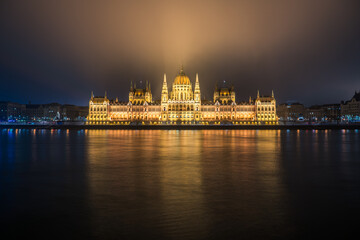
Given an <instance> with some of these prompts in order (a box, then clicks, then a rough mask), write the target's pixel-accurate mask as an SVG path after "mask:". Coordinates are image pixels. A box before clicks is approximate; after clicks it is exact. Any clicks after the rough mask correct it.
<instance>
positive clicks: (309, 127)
mask: <svg viewBox="0 0 360 240" xmlns="http://www.w3.org/2000/svg"><path fill="white" fill-rule="evenodd" d="M0 129H65V130H67V129H69V130H85V129H89V130H90V129H99V130H100V129H107V130H115V129H124V130H207V129H208V130H223V129H245V130H246V129H249V130H341V129H345V130H347V129H348V130H355V129H358V130H359V129H360V124H351V125H350V124H346V125H345V124H344V125H325V124H322V125H15V124H14V125H11V124H6V125H0Z"/></svg>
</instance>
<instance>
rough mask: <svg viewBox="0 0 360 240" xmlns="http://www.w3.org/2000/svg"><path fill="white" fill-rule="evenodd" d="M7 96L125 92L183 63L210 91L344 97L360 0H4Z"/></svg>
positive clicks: (352, 77) (355, 65) (75, 97)
mask: <svg viewBox="0 0 360 240" xmlns="http://www.w3.org/2000/svg"><path fill="white" fill-rule="evenodd" d="M0 4H1V5H0V33H1V38H0V50H1V55H0V81H1V88H0V96H1V98H2V99H10V100H13V101H21V102H26V101H28V100H32V101H33V102H34V101H35V102H51V101H60V102H68V103H71V102H73V103H77V104H86V103H87V100H88V96H89V92H90V91H91V90H94V91H95V92H96V93H98V94H101V93H102V92H103V91H105V90H108V93H109V95H110V96H113V97H115V96H119V97H120V99H123V100H126V98H127V94H128V93H127V90H128V87H129V84H130V81H131V80H133V81H140V80H142V81H146V80H149V81H150V82H151V83H152V86H153V94H154V95H155V96H159V95H160V89H161V82H162V75H163V73H164V72H166V73H167V74H168V78H170V79H171V78H173V77H174V76H175V75H176V72H177V71H178V69H179V66H180V65H181V64H183V65H184V66H185V71H186V73H188V75H189V76H190V78H191V79H194V76H195V73H196V72H199V76H200V83H201V88H202V92H203V94H204V95H206V96H207V97H208V98H210V97H211V95H212V90H213V87H214V85H215V82H217V81H223V80H226V81H228V82H232V83H233V84H234V85H235V87H236V91H237V96H238V99H239V100H240V99H241V100H247V99H248V97H249V95H253V96H254V95H255V93H256V90H257V89H260V91H261V92H264V93H270V91H271V90H272V89H274V90H275V93H276V96H277V99H278V101H280V102H282V101H286V100H298V101H302V102H305V103H307V104H311V103H327V102H339V101H340V100H342V99H344V98H349V97H350V96H351V95H352V93H353V91H354V90H355V89H360V84H359V83H360V81H359V79H360V68H359V66H360V57H359V56H360V55H359V54H360V47H359V45H360V44H359V42H360V16H359V14H358V10H359V9H360V8H359V7H360V4H359V3H358V1H355V0H354V1H350V0H349V1H346V0H345V1H344V0H336V1H335V0H317V1H310V0H309V1H306V0H305V1H304V0H299V1H295V0H293V1H292V0H284V1H277V0H274V1H266V0H262V1H261V0H254V1H211V0H207V1H95V0H93V1H90V0H89V1H74V0H72V1H36V0H34V1H22V2H19V1H2V2H1V3H0Z"/></svg>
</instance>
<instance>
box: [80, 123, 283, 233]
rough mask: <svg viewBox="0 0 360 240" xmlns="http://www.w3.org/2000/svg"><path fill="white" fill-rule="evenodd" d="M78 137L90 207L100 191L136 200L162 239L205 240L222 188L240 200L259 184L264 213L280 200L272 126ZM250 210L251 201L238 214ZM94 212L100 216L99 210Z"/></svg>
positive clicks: (250, 213)
mask: <svg viewBox="0 0 360 240" xmlns="http://www.w3.org/2000/svg"><path fill="white" fill-rule="evenodd" d="M85 134H86V135H87V138H86V139H87V143H86V144H87V147H88V151H87V153H88V161H89V183H90V189H91V194H92V196H94V197H93V204H94V206H96V205H99V204H100V205H101V201H102V198H101V197H99V196H104V195H114V198H115V199H116V198H117V197H119V199H118V201H119V204H121V203H123V204H128V203H126V202H127V201H134V202H136V201H142V202H143V204H144V205H143V206H137V207H141V208H150V209H148V210H147V211H150V212H151V211H154V212H156V213H155V214H153V218H154V219H153V221H159V222H161V223H162V224H163V225H162V227H163V231H164V232H165V233H166V235H167V236H169V237H171V236H173V235H176V234H178V233H177V232H176V231H175V229H179V228H180V229H187V231H189V232H194V231H195V232H197V233H198V234H199V236H201V237H206V233H207V232H208V230H209V228H211V227H214V226H209V225H208V224H206V222H207V221H206V219H209V218H216V215H217V214H219V213H217V212H212V210H211V209H212V208H213V204H224V207H226V202H227V201H228V200H226V199H225V198H228V197H229V196H228V195H229V192H233V193H234V194H235V195H239V196H242V195H244V196H243V199H244V201H245V202H246V201H248V200H249V199H250V198H251V197H254V191H255V190H256V189H257V190H259V189H260V191H258V192H257V193H256V194H258V195H259V196H258V197H260V198H261V197H267V198H269V201H268V202H267V203H266V205H267V206H263V208H264V209H266V210H265V211H269V212H271V211H273V210H272V209H273V207H274V206H273V205H274V204H276V205H278V204H281V203H280V200H279V199H280V194H281V186H280V182H281V179H280V178H279V177H278V176H279V174H278V172H279V162H278V161H277V157H278V152H279V150H280V132H279V131H273V130H268V131H256V130H254V131H249V130H246V131H243V130H231V131H230V130H229V131H217V130H203V131H191V130H190V131H177V130H169V131H158V130H150V131H137V130H134V131H128V130H91V131H86V132H85ZM114 171H115V172H116V175H114ZM109 186H110V189H111V191H110V190H109ZM221 186H223V189H221V188H222V187H221ZM219 187H220V189H219ZM214 191H215V192H214ZM222 191H224V193H223V194H224V195H226V196H224V199H222V196H221V194H222V193H221V192H222ZM139 192H141V194H142V196H141V197H139V196H138V195H137V194H138V193H139ZM118 193H119V194H118ZM124 193H125V194H124ZM213 194H215V195H218V194H220V195H218V196H217V197H218V198H219V202H217V203H215V202H212V201H211V200H209V198H208V197H207V196H208V195H213ZM120 196H121V197H120ZM255 197H256V196H255ZM154 199H157V201H156V204H155V203H154V202H153V200H154ZM250 205H251V204H250ZM94 209H96V207H94ZM260 209H261V208H260ZM264 209H262V210H261V211H264ZM257 211H260V210H259V209H258V210H257V209H255V206H254V209H251V210H249V209H246V208H244V209H242V213H241V214H245V215H248V218H249V219H251V218H256V215H254V213H256V212H257ZM94 214H95V215H97V214H98V215H99V214H100V215H101V214H105V213H102V210H101V208H100V209H99V211H98V212H94ZM125 217H126V216H125ZM128 217H129V218H131V216H128ZM258 221H265V220H261V219H259V220H258ZM184 237H186V236H185V235H184Z"/></svg>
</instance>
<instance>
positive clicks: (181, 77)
mask: <svg viewBox="0 0 360 240" xmlns="http://www.w3.org/2000/svg"><path fill="white" fill-rule="evenodd" d="M174 84H175V85H190V84H191V83H190V79H189V77H188V76H186V75H185V73H184V70H183V69H182V68H181V70H180V73H179V74H178V75H177V76H176V78H175V80H174Z"/></svg>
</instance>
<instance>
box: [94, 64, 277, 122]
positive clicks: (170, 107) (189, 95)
mask: <svg viewBox="0 0 360 240" xmlns="http://www.w3.org/2000/svg"><path fill="white" fill-rule="evenodd" d="M277 123H278V117H277V116H276V100H275V97H274V93H273V92H272V94H271V96H261V95H260V94H259V91H258V92H257V97H256V98H255V99H251V97H250V98H249V101H248V102H237V101H236V98H235V91H234V88H233V87H225V86H224V87H218V86H216V87H215V90H214V97H213V101H209V100H201V92H200V83H199V76H198V74H196V78H195V85H193V84H192V83H191V81H190V79H189V77H188V76H186V74H185V73H184V71H183V69H181V70H180V72H179V74H178V75H177V76H176V77H175V79H174V82H173V84H172V88H171V91H170V92H169V88H168V83H167V79H166V74H164V81H163V85H162V91H161V100H160V101H154V100H153V97H152V93H151V87H150V84H148V83H146V86H145V87H142V88H137V87H136V85H134V86H133V85H132V83H131V87H130V91H129V101H128V102H119V100H118V99H117V98H116V99H115V100H110V99H108V98H107V96H106V93H105V96H101V97H95V96H94V95H93V93H91V98H90V101H89V115H88V118H87V124H89V125H98V124H119V125H122V124H125V125H129V124H145V125H146V124H261V125H263V124H277Z"/></svg>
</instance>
